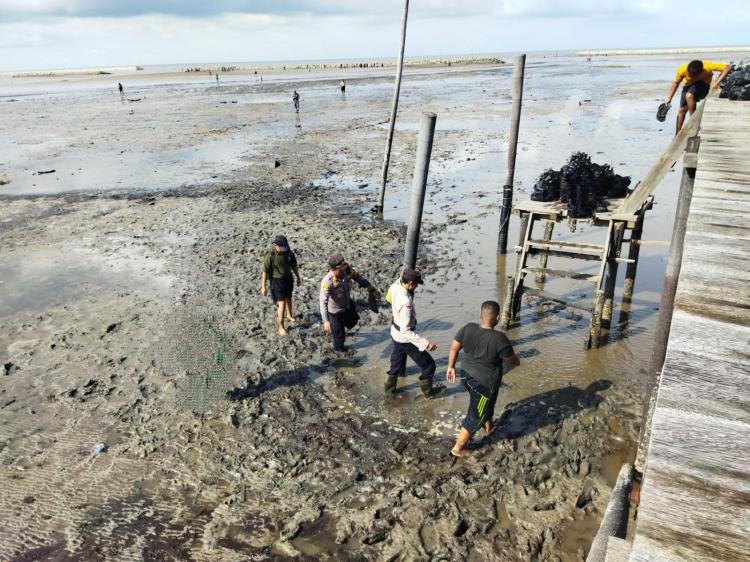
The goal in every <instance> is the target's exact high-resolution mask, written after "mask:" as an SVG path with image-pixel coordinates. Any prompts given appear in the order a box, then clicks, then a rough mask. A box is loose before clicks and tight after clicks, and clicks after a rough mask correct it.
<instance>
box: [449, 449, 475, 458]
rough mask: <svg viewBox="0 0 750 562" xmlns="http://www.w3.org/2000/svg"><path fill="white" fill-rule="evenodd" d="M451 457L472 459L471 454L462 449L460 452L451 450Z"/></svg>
mask: <svg viewBox="0 0 750 562" xmlns="http://www.w3.org/2000/svg"><path fill="white" fill-rule="evenodd" d="M451 455H453V456H454V457H458V458H462V457H470V456H471V453H470V452H469V451H467V450H466V449H461V450H460V451H456V450H455V449H451Z"/></svg>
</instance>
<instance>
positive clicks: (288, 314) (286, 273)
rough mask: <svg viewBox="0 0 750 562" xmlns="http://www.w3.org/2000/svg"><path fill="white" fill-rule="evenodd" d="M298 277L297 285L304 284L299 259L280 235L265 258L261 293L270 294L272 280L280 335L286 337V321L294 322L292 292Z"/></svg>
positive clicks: (272, 293)
mask: <svg viewBox="0 0 750 562" xmlns="http://www.w3.org/2000/svg"><path fill="white" fill-rule="evenodd" d="M292 273H294V275H295V276H296V277H297V285H298V286H299V285H300V284H301V283H302V279H300V276H299V269H298V268H297V258H296V257H295V255H294V252H292V250H291V249H290V248H289V242H288V241H287V239H286V236H282V235H281V234H279V235H278V236H277V237H276V239H275V240H274V241H273V248H271V249H270V250H269V251H268V252H267V253H266V255H265V256H264V257H263V272H262V273H261V278H260V293H261V294H262V295H263V296H264V297H265V296H266V295H267V294H268V289H267V286H266V285H267V282H268V279H270V280H271V298H272V299H273V302H274V303H276V304H277V305H278V316H277V319H278V323H279V335H280V336H285V335H286V328H285V327H284V319H285V318H286V319H287V320H288V321H289V322H290V323H291V322H294V312H292V292H293V291H294V278H293V277H292Z"/></svg>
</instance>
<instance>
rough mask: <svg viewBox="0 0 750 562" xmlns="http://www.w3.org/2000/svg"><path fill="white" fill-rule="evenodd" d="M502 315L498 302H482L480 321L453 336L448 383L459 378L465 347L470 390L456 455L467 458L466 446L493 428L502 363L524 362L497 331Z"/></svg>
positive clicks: (464, 367)
mask: <svg viewBox="0 0 750 562" xmlns="http://www.w3.org/2000/svg"><path fill="white" fill-rule="evenodd" d="M499 318H500V305H499V304H497V303H496V302H495V301H485V302H484V303H482V309H481V312H480V322H481V323H480V324H477V323H476V322H469V323H468V324H466V326H464V327H463V328H461V329H460V330H459V331H458V333H457V334H456V337H455V338H454V339H453V343H452V344H451V348H450V351H449V352H448V371H447V373H446V378H447V379H448V382H450V383H453V382H455V381H456V359H458V353H459V352H460V351H461V350H462V349H463V351H464V358H463V360H462V362H461V369H460V371H461V379H462V382H463V384H464V386H465V387H466V390H467V391H468V392H469V411H468V412H467V414H466V417H465V418H464V421H463V422H462V423H461V431H460V432H459V434H458V440H457V441H456V444H455V445H454V446H453V448H452V449H451V455H453V456H454V457H468V456H469V455H470V454H471V453H470V452H469V451H466V450H464V447H466V445H467V444H468V443H469V441H471V438H472V436H473V435H474V434H475V433H476V432H477V431H479V429H480V428H481V427H484V430H485V431H486V432H487V434H489V433H490V432H491V431H492V416H493V414H494V413H495V402H497V394H498V391H499V390H500V383H501V382H502V378H503V365H508V366H509V367H515V366H517V365H520V364H521V362H520V360H519V359H518V356H517V355H516V354H515V352H514V351H513V347H512V346H511V344H510V341H509V340H508V338H507V337H506V336H505V334H504V333H503V332H499V331H497V330H495V326H497V323H498V321H499Z"/></svg>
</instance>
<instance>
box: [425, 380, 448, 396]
mask: <svg viewBox="0 0 750 562" xmlns="http://www.w3.org/2000/svg"><path fill="white" fill-rule="evenodd" d="M419 387H420V388H421V389H422V394H424V397H425V398H435V397H437V396H440V395H441V394H442V393H443V392H445V385H442V384H440V383H437V384H435V385H433V384H432V379H427V380H424V379H420V380H419Z"/></svg>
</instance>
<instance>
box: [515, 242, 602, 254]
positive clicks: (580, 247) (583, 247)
mask: <svg viewBox="0 0 750 562" xmlns="http://www.w3.org/2000/svg"><path fill="white" fill-rule="evenodd" d="M529 245H530V246H535V247H537V248H539V247H545V248H556V249H558V248H559V249H570V250H575V251H576V252H591V253H597V254H600V253H601V252H603V251H604V246H602V245H601V244H585V243H583V242H564V241H562V240H529Z"/></svg>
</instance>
